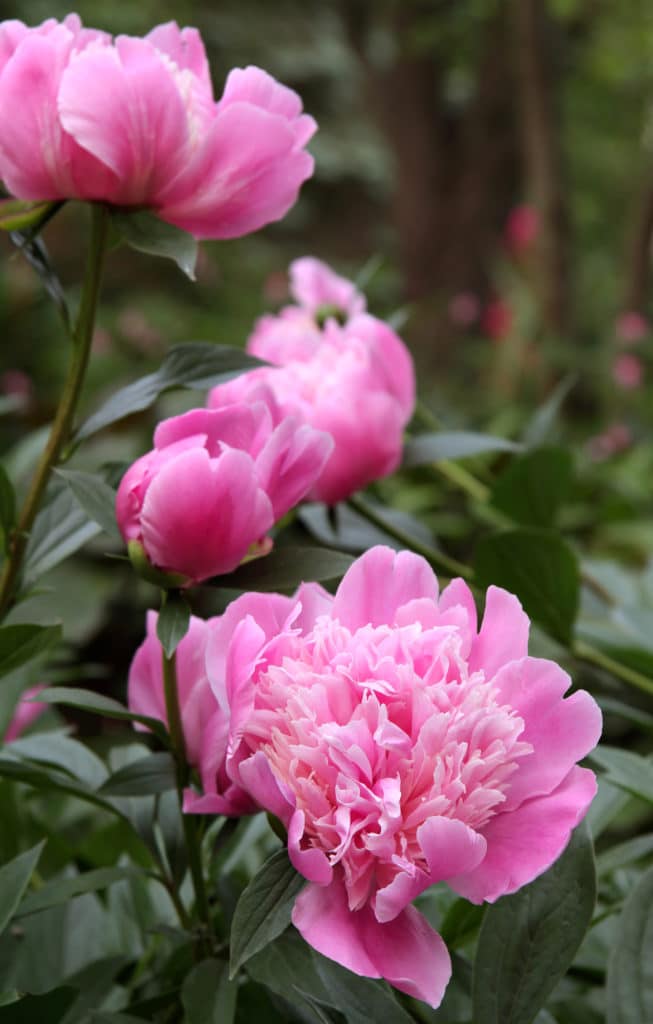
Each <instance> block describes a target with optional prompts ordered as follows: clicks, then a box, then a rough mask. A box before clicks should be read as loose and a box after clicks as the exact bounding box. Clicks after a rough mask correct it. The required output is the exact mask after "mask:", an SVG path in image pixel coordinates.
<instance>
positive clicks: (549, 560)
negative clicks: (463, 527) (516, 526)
mask: <svg viewBox="0 0 653 1024" xmlns="http://www.w3.org/2000/svg"><path fill="white" fill-rule="evenodd" d="M475 567H476V574H477V580H478V583H479V584H480V585H481V586H482V587H487V586H489V585H490V584H492V583H494V584H495V585H496V586H499V587H505V589H506V590H509V591H510V592H511V593H513V594H516V595H517V597H518V598H519V599H520V600H521V602H522V604H523V606H524V609H525V610H526V613H527V614H528V615H530V616H531V618H533V619H535V620H536V622H538V623H539V624H540V625H541V626H543V627H544V629H546V631H547V632H548V633H550V634H551V636H553V637H554V638H555V639H556V640H560V641H562V643H565V644H567V643H569V641H570V639H571V634H572V630H573V625H574V620H575V618H576V614H577V611H578V598H579V593H580V578H579V572H578V563H577V560H576V556H575V555H574V553H573V551H572V550H571V548H570V547H569V546H568V544H566V542H565V541H564V540H563V539H562V537H559V536H558V535H557V534H554V533H549V532H547V531H546V530H536V529H530V530H528V529H520V530H510V531H506V532H505V533H496V534H493V535H492V536H490V537H485V538H484V539H483V540H482V541H481V542H480V543H479V545H478V547H477V549H476V562H475Z"/></svg>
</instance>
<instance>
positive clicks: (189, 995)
mask: <svg viewBox="0 0 653 1024" xmlns="http://www.w3.org/2000/svg"><path fill="white" fill-rule="evenodd" d="M237 995H238V984H237V982H235V981H233V982H232V981H230V980H229V969H228V965H227V964H226V963H225V961H224V960H202V962H201V963H199V964H197V966H196V967H194V968H193V969H192V971H191V972H190V974H187V975H186V978H185V980H184V984H183V986H182V989H181V1002H182V1006H183V1007H184V1012H185V1014H186V1019H185V1022H184V1024H232V1022H233V1020H234V1017H235V1013H236V998H237Z"/></svg>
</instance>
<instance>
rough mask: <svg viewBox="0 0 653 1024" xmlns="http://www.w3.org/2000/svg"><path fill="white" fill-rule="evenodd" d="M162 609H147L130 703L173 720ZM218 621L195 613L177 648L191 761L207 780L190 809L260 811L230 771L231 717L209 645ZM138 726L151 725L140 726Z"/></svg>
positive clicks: (191, 795)
mask: <svg viewBox="0 0 653 1024" xmlns="http://www.w3.org/2000/svg"><path fill="white" fill-rule="evenodd" d="M157 618H158V616H157V613H156V612H148V613H147V636H146V638H145V640H144V641H143V643H142V644H141V646H140V647H139V648H138V650H137V651H136V654H135V655H134V657H133V659H132V663H131V666H130V668H129V680H128V684H127V695H128V703H129V707H130V709H131V710H132V711H134V712H135V713H136V714H139V715H147V716H148V717H150V718H158V719H159V721H161V722H164V723H165V724H166V725H167V723H168V715H167V712H166V702H165V693H164V689H163V667H162V662H163V650H162V647H161V644H160V643H159V641H158V639H157V635H156V623H157ZM217 621H218V620H217V619H209V620H208V622H205V621H204V620H203V619H197V618H195V616H194V615H193V616H191V620H190V626H189V629H188V632H187V634H186V636H185V637H184V638H183V640H182V641H181V642H180V644H179V646H178V647H177V657H176V665H177V693H178V699H179V710H180V712H181V723H182V728H183V731H184V740H185V743H186V754H187V756H188V761H189V763H190V764H191V765H192V766H193V767H194V768H196V769H197V771H198V772H199V775H200V778H201V780H202V787H203V790H204V795H203V796H198V795H197V794H196V793H195V792H194V791H193V790H187V792H186V797H185V802H184V809H185V810H187V811H195V812H197V813H209V814H227V815H232V816H235V815H240V814H246V813H248V812H250V811H252V810H254V804H253V802H252V800H251V798H250V797H249V796H248V795H247V794H246V793H245V792H244V791H243V790H242V789H241V788H240V787H239V786H237V785H234V783H233V782H231V780H230V779H229V778H227V776H226V775H225V771H224V757H225V752H226V743H227V734H228V726H229V720H228V718H227V717H226V716H225V715H224V713H223V711H222V710H221V708H220V705H219V704H218V702H217V701H216V699H215V697H214V695H213V691H212V690H211V687H210V686H209V681H208V679H207V676H206V669H205V653H206V644H207V641H208V638H209V636H210V633H211V630H212V628H213V627H214V625H215V623H216V622H217ZM136 728H137V729H139V730H144V729H145V727H144V726H142V725H139V724H137V725H136Z"/></svg>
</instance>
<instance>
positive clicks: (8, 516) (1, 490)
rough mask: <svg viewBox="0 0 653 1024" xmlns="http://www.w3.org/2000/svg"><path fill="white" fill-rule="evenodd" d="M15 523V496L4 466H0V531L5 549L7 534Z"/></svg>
mask: <svg viewBox="0 0 653 1024" xmlns="http://www.w3.org/2000/svg"><path fill="white" fill-rule="evenodd" d="M15 521H16V495H15V493H14V488H13V484H12V482H11V480H10V479H9V477H8V475H7V471H6V469H5V468H4V466H2V465H0V529H2V532H3V534H4V538H3V541H4V546H5V550H6V548H7V541H8V539H9V534H10V532H11V531H12V530H13V528H14V523H15Z"/></svg>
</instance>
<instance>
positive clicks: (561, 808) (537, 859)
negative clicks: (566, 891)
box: [448, 767, 596, 903]
mask: <svg viewBox="0 0 653 1024" xmlns="http://www.w3.org/2000/svg"><path fill="white" fill-rule="evenodd" d="M595 793H596V778H595V776H594V773H593V772H590V771H588V770H587V769H586V768H578V767H575V768H572V770H571V771H570V772H569V775H568V776H567V777H566V779H565V780H564V781H563V782H562V783H561V784H560V786H558V788H557V789H555V790H554V791H553V792H552V793H550V794H549V795H547V796H541V797H536V798H535V799H534V800H528V801H527V802H526V803H523V804H522V805H521V806H520V807H518V808H517V810H515V811H509V812H507V813H506V814H497V815H496V817H494V818H492V819H491V821H490V822H489V823H488V824H487V825H486V826H485V828H484V829H483V834H484V836H485V838H486V840H487V854H486V856H485V859H484V860H483V861H482V863H481V864H480V865H479V866H478V867H477V868H475V869H474V870H473V871H470V872H469V873H467V874H461V875H459V876H457V877H455V878H450V879H448V884H449V886H450V887H451V888H452V889H453V890H454V891H455V892H457V893H459V894H460V895H461V896H464V897H465V899H468V900H471V901H472V903H482V902H483V900H487V901H488V902H489V903H494V901H495V900H498V899H499V897H500V896H504V895H505V894H507V893H511V892H515V891H516V890H517V889H519V888H521V886H522V885H527V884H528V882H532V881H533V879H534V878H537V877H538V875H541V874H542V873H543V872H544V871H546V870H547V868H549V867H551V865H552V864H553V862H554V861H555V860H556V859H557V858H558V857H559V856H560V854H561V853H562V851H563V850H564V848H565V846H566V845H567V843H568V841H569V836H570V835H571V831H572V829H574V828H575V827H576V825H577V824H578V823H579V821H581V820H582V818H583V817H584V816H585V814H586V812H587V809H588V807H589V805H590V803H591V802H592V800H593V799H594V795H595Z"/></svg>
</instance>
